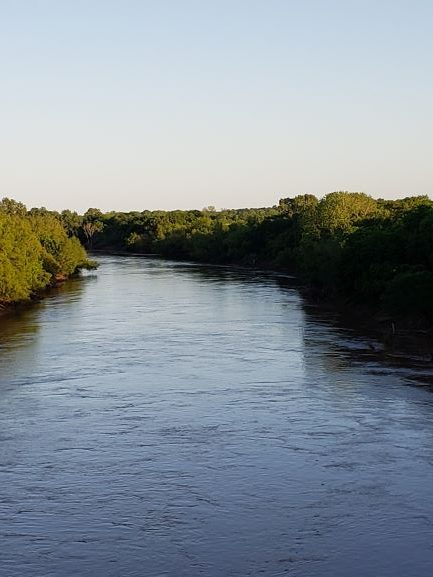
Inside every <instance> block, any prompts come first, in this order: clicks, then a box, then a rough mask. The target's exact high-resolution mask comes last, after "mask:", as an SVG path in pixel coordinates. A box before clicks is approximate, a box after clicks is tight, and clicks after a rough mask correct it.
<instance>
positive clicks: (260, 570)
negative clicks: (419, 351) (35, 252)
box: [0, 256, 433, 577]
mask: <svg viewBox="0 0 433 577" xmlns="http://www.w3.org/2000/svg"><path fill="white" fill-rule="evenodd" d="M99 260H100V263H101V266H100V269H99V270H98V272H97V273H96V274H95V273H93V274H88V275H87V276H85V277H83V278H82V279H77V280H74V281H71V282H69V283H67V285H65V286H64V287H63V288H62V289H60V290H58V291H56V293H55V294H52V295H51V296H50V297H48V298H47V299H45V300H44V301H42V302H41V303H39V304H37V305H35V306H34V307H32V308H30V309H28V310H25V311H21V312H20V313H18V314H16V315H14V316H13V317H8V318H3V319H0V328H1V333H0V487H1V501H0V539H1V541H0V542H1V545H0V575H1V577H69V576H71V577H72V576H73V577H162V576H165V577H195V576H206V577H246V576H254V577H255V576H263V577H277V576H284V575H289V576H295V577H349V576H350V577H431V575H432V574H433V497H432V493H433V395H432V393H431V388H430V387H429V386H427V381H428V380H429V379H431V375H432V365H431V363H429V362H428V361H427V360H423V359H419V360H418V361H416V362H414V361H408V360H405V359H397V360H396V361H392V360H390V359H387V358H384V357H381V356H380V355H375V354H373V353H372V351H371V350H370V348H369V344H370V343H368V342H367V341H366V340H365V339H363V338H362V337H361V336H359V335H357V334H356V331H353V330H350V329H345V328H343V327H341V326H338V325H336V324H335V323H334V322H332V319H331V320H327V319H326V318H322V316H320V315H319V314H316V312H315V309H314V307H311V306H309V305H307V304H306V303H304V302H303V299H302V297H301V295H300V293H299V292H298V291H297V289H296V288H295V287H294V286H293V285H291V283H290V281H289V280H285V279H282V278H280V277H277V276H273V275H260V274H255V273H252V272H246V271H241V270H239V271H236V270H230V269H224V268H210V267H201V266H197V265H191V264H188V263H173V262H167V261H162V260H158V259H146V258H137V257H120V256H113V257H109V256H107V257H101V258H99Z"/></svg>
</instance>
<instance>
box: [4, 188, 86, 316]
mask: <svg viewBox="0 0 433 577" xmlns="http://www.w3.org/2000/svg"><path fill="white" fill-rule="evenodd" d="M91 266H93V265H92V263H91V262H90V261H88V260H87V257H86V252H85V250H84V248H83V246H82V245H81V243H80V241H79V240H78V238H76V237H70V236H68V234H67V232H66V230H65V228H64V227H63V225H62V222H61V220H60V219H59V217H58V215H56V214H55V213H50V212H48V211H46V210H45V209H32V210H31V211H30V212H27V210H26V207H25V206H24V205H23V204H21V203H19V202H16V201H14V200H11V199H8V198H5V199H3V200H2V201H1V202H0V305H1V304H7V303H11V302H16V301H21V300H27V299H29V298H30V297H31V296H33V295H34V294H36V293H37V292H38V291H40V290H41V289H43V288H45V287H47V286H48V285H49V284H51V283H52V282H54V281H55V280H58V279H60V278H66V277H67V276H69V275H71V274H73V273H75V272H77V271H78V270H79V269H80V268H89V267H91Z"/></svg>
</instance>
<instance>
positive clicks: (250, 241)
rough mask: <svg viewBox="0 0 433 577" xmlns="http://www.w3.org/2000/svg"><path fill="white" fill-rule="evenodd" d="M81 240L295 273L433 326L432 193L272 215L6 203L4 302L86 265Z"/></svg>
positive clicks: (354, 195) (307, 204)
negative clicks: (50, 207)
mask: <svg viewBox="0 0 433 577" xmlns="http://www.w3.org/2000/svg"><path fill="white" fill-rule="evenodd" d="M17 207H18V208H17ZM22 239H26V240H25V241H24V242H22ZM80 242H81V244H83V245H85V246H86V247H87V248H88V249H99V250H107V251H121V252H132V253H143V254H151V253H155V254H158V255H160V256H163V257H167V258H172V259H184V260H193V261H198V262H206V263H216V264H238V265H244V266H254V267H258V268H268V269H274V270H279V271H284V272H290V273H296V274H297V275H298V276H300V277H302V278H303V279H305V281H306V282H307V283H308V284H309V285H310V286H311V287H314V291H315V294H317V295H319V296H325V297H336V298H339V299H343V300H344V301H347V302H349V303H351V304H353V305H361V304H362V305H367V306H369V307H373V308H376V309H380V310H383V311H386V312H387V313H389V314H392V315H400V316H408V317H411V318H420V319H422V320H425V321H427V322H429V323H432V322H433V299H432V298H431V297H432V295H433V202H432V201H431V200H430V199H429V197H428V196H426V195H424V196H414V197H407V198H404V199H399V200H383V199H374V198H372V197H370V196H368V195H366V194H364V193H358V192H332V193H330V194H328V195H326V196H325V197H323V198H322V199H318V198H316V197H315V196H314V195H310V194H304V195H299V196H295V197H293V198H282V199H281V200H280V201H279V204H278V206H274V207H270V208H250V209H248V208H245V209H227V210H219V211H216V210H215V209H214V207H207V208H205V209H203V210H186V211H185V210H174V211H148V210H145V211H142V212H107V213H102V212H101V211H100V210H98V209H96V208H89V209H88V210H87V211H86V213H84V214H83V215H79V214H77V213H76V212H72V211H70V210H64V211H62V212H61V213H57V212H53V211H47V210H46V209H43V208H42V209H31V210H30V211H26V209H25V207H23V206H22V205H20V203H15V201H7V202H6V200H4V201H3V203H2V207H1V209H0V259H1V260H0V278H1V279H2V280H1V281H0V282H2V287H1V289H0V301H5V300H11V299H12V300H16V297H17V295H18V298H22V297H24V298H26V295H29V294H31V293H32V291H34V290H37V288H38V287H39V286H41V285H45V284H46V283H47V282H50V279H52V278H53V275H54V276H55V275H56V274H61V273H65V274H70V273H71V272H73V271H74V270H77V269H78V268H80V267H82V266H86V264H85V263H86V260H85V253H84V251H83V249H82V247H81V244H80ZM32 263H33V264H32ZM18 270H19V271H21V272H20V273H19V275H18V273H17V271H18ZM14 275H15V276H14ZM17 275H18V276H20V278H21V279H22V280H18V279H17V278H15V277H17ZM6 278H7V279H9V280H8V281H7V282H6V281H5V280H3V279H6ZM24 278H25V279H26V280H25V281H24ZM14 279H15V280H14Z"/></svg>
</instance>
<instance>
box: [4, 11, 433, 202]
mask: <svg viewBox="0 0 433 577" xmlns="http://www.w3.org/2000/svg"><path fill="white" fill-rule="evenodd" d="M432 29H433V1H432V0H358V1H351V0H322V1H320V0H296V1H295V0H231V1H227V0H215V1H211V0H176V1H175V0H153V1H147V0H142V1H139V0H117V1H114V0H27V1H24V0H0V82H1V90H0V196H6V195H7V196H11V197H13V198H16V199H18V200H21V201H23V202H25V203H26V204H27V205H28V206H29V207H30V206H41V205H44V206H47V207H48V208H53V209H61V208H72V209H78V210H84V209H86V208H87V207H89V206H97V207H100V208H101V209H103V210H109V209H114V210H133V209H134V210H143V209H146V208H149V209H153V208H162V209H169V208H202V207H203V206H206V205H209V204H213V205H216V206H217V207H219V208H221V207H241V206H265V205H273V204H275V203H277V202H278V199H279V198H280V197H281V196H292V195H295V194H299V193H306V192H309V193H310V192H311V193H316V194H318V195H323V194H325V193H327V192H330V191H332V190H356V191H365V192H368V193H370V194H372V195H373V196H384V197H388V198H392V197H397V196H403V195H408V194H422V193H430V192H432V183H433V159H432V156H433V155H432V152H433V142H432V140H433V114H432V107H433V104H432V103H433V74H432V57H433V34H432Z"/></svg>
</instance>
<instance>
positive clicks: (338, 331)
mask: <svg viewBox="0 0 433 577" xmlns="http://www.w3.org/2000/svg"><path fill="white" fill-rule="evenodd" d="M277 284H278V286H279V288H280V290H282V291H285V290H287V289H293V282H292V280H291V279H289V278H283V277H282V278H277ZM295 284H296V282H295ZM298 286H299V285H298ZM299 288H300V295H301V301H302V306H303V310H304V313H305V324H304V327H303V341H304V345H305V358H304V362H305V369H306V371H307V372H311V373H312V374H318V373H320V371H325V372H330V373H333V374H335V375H336V378H337V375H338V374H339V373H343V372H344V371H347V370H349V369H350V368H351V367H352V366H354V365H359V366H362V367H363V368H366V367H369V368H370V369H371V370H375V368H376V369H377V370H396V369H397V370H399V371H402V373H403V374H405V376H406V377H407V378H408V379H409V380H412V381H414V382H417V383H420V382H422V383H423V384H432V383H433V362H432V360H433V356H432V353H433V335H432V334H431V333H422V332H420V331H415V330H413V331H412V330H410V329H402V328H399V327H397V328H396V327H395V324H393V321H392V319H390V318H385V317H384V318H379V319H372V317H371V314H369V312H368V311H367V312H366V311H362V310H359V311H357V310H350V309H349V310H338V309H336V308H335V307H334V308H332V307H331V306H325V305H323V304H321V303H320V304H318V303H317V302H316V301H315V300H314V298H312V297H311V296H310V295H309V293H308V291H305V290H303V289H302V287H299ZM341 376H342V377H343V375H341ZM343 380H344V377H343Z"/></svg>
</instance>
